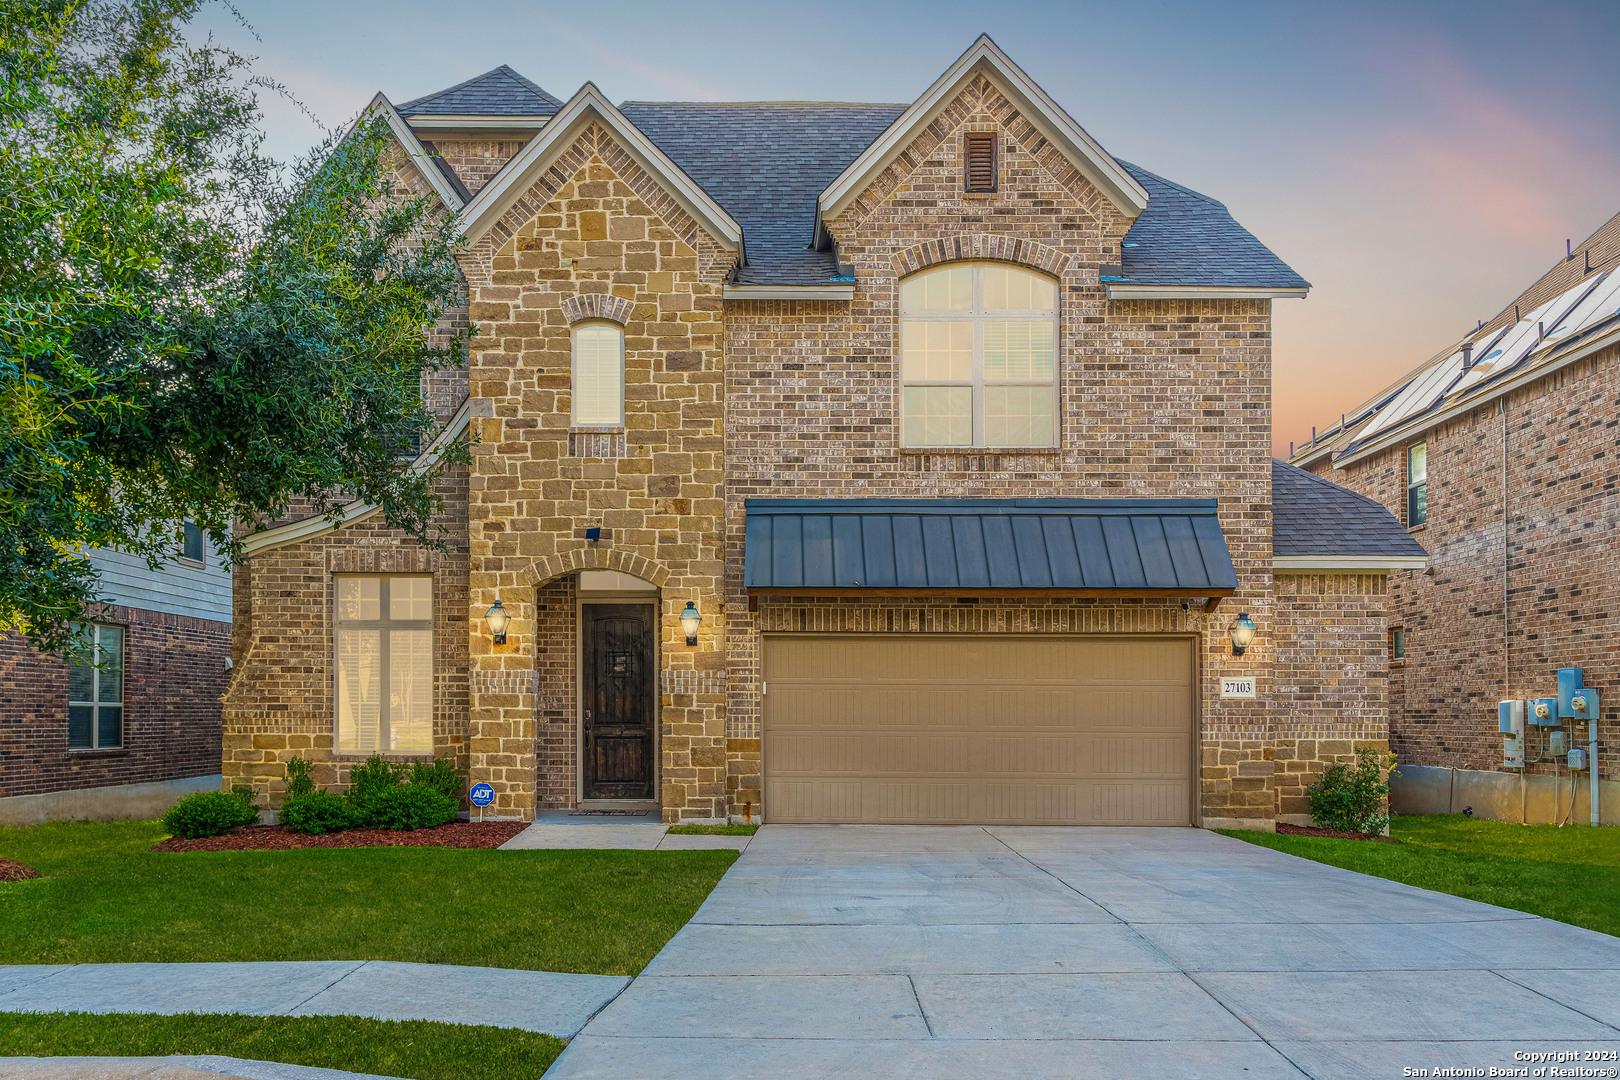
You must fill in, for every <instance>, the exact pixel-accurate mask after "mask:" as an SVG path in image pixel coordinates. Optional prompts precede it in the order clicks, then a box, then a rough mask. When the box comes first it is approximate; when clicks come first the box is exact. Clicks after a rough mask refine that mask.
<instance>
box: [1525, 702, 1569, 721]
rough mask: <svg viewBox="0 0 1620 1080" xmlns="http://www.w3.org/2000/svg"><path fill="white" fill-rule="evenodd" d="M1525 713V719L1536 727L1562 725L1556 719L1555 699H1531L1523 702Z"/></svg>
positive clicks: (1556, 706)
mask: <svg viewBox="0 0 1620 1080" xmlns="http://www.w3.org/2000/svg"><path fill="white" fill-rule="evenodd" d="M1525 711H1526V714H1527V715H1526V716H1525V719H1526V720H1528V721H1529V722H1530V723H1531V724H1534V725H1536V726H1538V727H1559V726H1561V725H1562V724H1563V721H1562V720H1561V719H1559V717H1558V699H1557V698H1550V697H1538V698H1531V699H1530V700H1529V701H1526V702H1525Z"/></svg>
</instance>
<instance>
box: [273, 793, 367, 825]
mask: <svg viewBox="0 0 1620 1080" xmlns="http://www.w3.org/2000/svg"><path fill="white" fill-rule="evenodd" d="M281 823H282V824H283V825H285V826H287V828H289V829H291V830H292V831H293V832H295V833H303V834H305V835H306V836H321V835H324V834H325V833H335V832H342V831H343V830H344V829H352V828H354V826H355V815H354V807H352V806H350V805H349V801H348V800H347V799H345V798H343V797H342V796H340V795H333V794H332V793H331V792H330V791H306V792H304V793H303V794H302V795H289V796H288V797H287V798H286V799H284V800H283V801H282V803H281Z"/></svg>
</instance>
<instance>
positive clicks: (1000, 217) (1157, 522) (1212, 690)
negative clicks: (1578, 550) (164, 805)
mask: <svg viewBox="0 0 1620 1080" xmlns="http://www.w3.org/2000/svg"><path fill="white" fill-rule="evenodd" d="M373 108H374V109H375V110H376V113H375V114H376V115H380V116H382V117H384V118H385V119H386V120H387V121H388V123H389V124H390V125H391V126H392V127H393V130H394V132H395V134H396V136H397V137H398V139H399V142H400V148H401V165H400V168H401V176H402V177H403V178H404V179H405V181H406V182H408V183H410V184H413V185H416V186H417V189H418V190H422V191H432V192H433V193H434V194H435V196H436V197H437V198H439V199H440V200H442V202H443V204H444V206H445V207H446V210H447V212H449V213H453V214H455V215H457V219H458V221H459V223H460V225H461V226H462V229H463V231H464V232H465V234H466V237H467V243H466V247H465V251H464V254H463V255H462V256H461V268H462V271H463V273H464V275H465V277H466V280H467V287H468V294H469V310H468V316H469V318H470V320H471V322H472V324H473V327H474V328H475V330H476V336H475V337H474V338H473V341H472V346H471V356H470V360H469V369H468V371H467V372H466V374H465V383H464V385H465V387H466V391H465V400H464V401H461V402H459V403H455V402H454V401H453V398H454V394H453V393H451V392H449V391H446V390H444V389H443V388H442V387H441V388H440V389H437V390H433V389H430V394H434V395H436V396H435V398H434V400H435V401H436V402H440V403H441V404H442V406H443V415H444V417H445V421H446V425H445V430H444V433H443V435H442V436H441V439H440V442H439V443H437V444H435V447H434V448H430V449H429V450H428V451H427V452H426V455H425V456H426V457H427V458H428V459H433V457H434V455H435V454H436V453H438V452H439V451H438V449H437V447H439V446H442V445H448V442H447V440H449V439H453V438H460V437H463V435H464V434H466V433H470V435H471V437H472V439H473V442H472V447H471V450H472V465H471V467H470V469H469V470H467V471H465V472H460V473H456V474H453V475H450V476H448V477H447V478H446V480H445V489H444V491H445V494H446V497H447V510H446V513H445V514H444V515H443V516H442V518H441V519H440V520H439V522H438V525H439V527H440V528H441V530H442V532H443V535H444V536H445V537H446V538H447V546H446V550H445V551H444V552H442V553H440V552H435V551H431V550H428V549H425V548H423V547H421V546H419V545H417V544H416V543H414V542H413V541H411V540H409V539H407V538H404V537H402V536H401V535H400V534H398V533H396V532H392V531H389V530H388V529H386V528H385V527H384V525H383V523H382V521H381V518H380V514H379V512H378V510H377V508H375V507H370V506H364V505H358V504H357V505H355V506H352V507H351V508H350V509H349V510H348V511H347V512H346V513H345V515H344V523H343V526H342V527H341V528H339V529H333V528H331V527H330V526H329V524H328V523H327V522H325V521H323V520H320V519H307V520H302V521H293V522H287V523H281V524H276V525H274V527H270V528H266V529H264V530H262V531H260V532H257V533H256V534H254V535H252V536H249V537H247V538H246V541H245V543H246V547H247V551H248V555H249V557H248V558H247V559H246V560H245V561H244V562H243V563H242V564H241V565H240V566H239V568H238V571H237V580H236V614H237V621H236V625H235V632H236V655H237V661H238V662H237V666H236V675H235V679H234V682H233V684H232V687H231V689H230V691H229V692H228V694H227V696H226V699H225V701H226V704H225V743H224V769H225V772H226V774H227V778H228V780H230V781H235V782H242V783H250V784H252V785H254V787H255V788H257V789H259V790H260V791H261V792H263V793H265V795H266V796H267V798H268V800H269V802H270V804H272V805H273V804H274V803H275V802H276V801H277V800H279V797H280V792H281V789H282V784H283V776H284V762H285V760H286V758H287V757H288V756H290V755H294V754H299V755H306V756H309V757H311V758H312V759H313V760H314V761H315V762H316V779H317V781H318V782H321V783H331V784H338V785H341V784H343V783H345V782H346V777H347V770H348V769H349V767H350V766H351V765H352V764H353V763H354V762H356V761H357V760H359V759H361V758H362V757H363V756H365V755H366V754H367V753H371V752H375V751H383V752H388V753H392V754H396V755H411V754H416V755H421V754H428V753H433V754H438V755H440V756H448V757H452V758H454V759H455V760H456V761H457V762H458V763H459V764H460V765H461V767H463V768H464V769H465V770H466V771H467V773H468V774H469V777H470V779H471V780H472V781H474V782H485V783H488V784H490V785H491V786H492V787H493V788H494V791H495V799H494V802H493V804H492V805H491V806H490V807H488V808H487V809H484V810H480V811H478V812H479V813H482V814H486V815H488V816H501V817H517V818H525V819H527V818H532V817H534V816H535V814H536V813H537V811H540V810H547V809H557V808H570V807H576V806H579V805H581V804H602V805H618V806H624V805H637V804H639V805H648V806H656V807H657V808H658V811H659V812H660V813H661V815H662V817H663V818H664V819H665V820H670V821H674V820H681V819H691V820H715V819H721V818H726V817H740V816H744V815H750V816H760V817H763V818H764V819H765V820H768V821H778V822H791V821H851V822H959V821H980V822H988V821H1001V822H1048V823H1116V824H1131V823H1135V824H1151V823H1157V824H1181V825H1185V824H1200V823H1202V824H1206V825H1242V826H1249V827H1256V828H1271V827H1272V825H1273V823H1274V822H1275V820H1277V818H1278V815H1279V814H1284V815H1289V816H1297V815H1299V814H1300V813H1301V812H1302V807H1301V806H1300V805H1299V797H1300V796H1299V793H1300V791H1302V790H1303V785H1304V783H1305V782H1306V781H1307V780H1308V778H1309V777H1311V776H1313V775H1315V774H1316V773H1317V772H1319V771H1320V769H1321V768H1322V766H1323V764H1324V763H1325V762H1326V761H1330V760H1334V759H1337V758H1341V757H1343V756H1345V755H1347V754H1349V753H1350V752H1351V751H1352V750H1353V749H1354V744H1355V743H1357V742H1362V743H1371V744H1376V745H1378V746H1383V745H1384V744H1385V742H1386V739H1387V732H1386V726H1385V700H1384V699H1385V693H1386V685H1385V680H1386V671H1387V668H1386V660H1385V651H1384V644H1383V642H1384V632H1385V626H1386V622H1385V612H1384V603H1385V581H1386V575H1387V573H1388V571H1389V569H1390V568H1391V567H1396V566H1401V565H1406V564H1407V563H1409V561H1410V559H1411V558H1412V556H1411V554H1410V553H1409V552H1408V553H1404V554H1403V553H1396V554H1391V550H1390V548H1389V546H1388V543H1387V541H1388V539H1389V537H1390V536H1395V537H1396V538H1397V539H1398V540H1399V541H1400V543H1402V544H1404V543H1406V542H1407V538H1406V537H1405V536H1404V532H1403V531H1402V530H1401V528H1400V526H1399V523H1398V522H1396V521H1394V519H1393V518H1390V517H1389V516H1388V515H1387V514H1384V515H1383V518H1382V528H1383V532H1382V534H1381V535H1380V536H1379V537H1375V538H1374V540H1373V541H1372V542H1371V543H1370V544H1369V543H1368V542H1367V541H1366V538H1365V537H1362V536H1353V535H1349V536H1339V537H1323V536H1313V537H1310V538H1308V540H1299V541H1298V542H1297V543H1298V546H1297V549H1296V548H1295V547H1290V546H1288V545H1289V544H1295V543H1296V541H1295V540H1289V541H1287V542H1286V543H1285V544H1284V545H1283V546H1281V547H1279V548H1278V549H1277V550H1280V551H1282V552H1283V553H1284V554H1285V555H1286V557H1287V565H1282V564H1281V563H1279V562H1278V561H1277V560H1276V559H1274V554H1275V552H1274V545H1273V520H1274V519H1273V479H1272V475H1273V467H1274V466H1273V463H1272V462H1271V459H1270V453H1269V445H1270V437H1271V404H1270V403H1271V356H1270V348H1271V344H1270V332H1271V302H1272V299H1273V298H1277V297H1300V296H1303V295H1304V294H1305V292H1306V290H1307V285H1306V283H1305V282H1304V281H1303V280H1302V279H1301V278H1300V277H1299V276H1298V275H1297V274H1295V273H1294V272H1293V271H1292V270H1290V269H1289V268H1288V267H1287V266H1286V265H1284V264H1283V263H1282V262H1281V261H1280V260H1278V259H1277V258H1276V256H1274V255H1273V254H1272V253H1271V252H1269V251H1268V250H1267V249H1266V248H1265V247H1264V246H1262V245H1261V244H1260V243H1259V241H1257V240H1256V239H1255V238H1254V237H1253V236H1252V235H1250V234H1249V233H1248V232H1247V231H1245V230H1244V229H1243V228H1242V227H1241V226H1239V225H1238V224H1237V223H1236V222H1234V221H1233V220H1232V218H1231V216H1230V215H1229V214H1228V213H1227V211H1226V209H1225V207H1223V206H1221V204H1219V203H1217V202H1215V201H1214V200H1212V199H1209V198H1207V197H1206V196H1203V195H1199V194H1197V193H1196V192H1192V191H1189V190H1187V189H1185V188H1182V187H1179V186H1178V185H1175V184H1173V183H1170V182H1169V181H1167V180H1164V179H1163V178H1161V177H1158V176H1156V175H1154V174H1152V173H1149V172H1147V171H1145V170H1143V169H1140V168H1137V167H1135V166H1133V165H1128V164H1125V163H1122V162H1120V161H1117V160H1116V159H1114V158H1113V157H1111V156H1110V155H1109V154H1108V153H1107V152H1106V151H1104V150H1103V149H1102V148H1101V147H1100V146H1098V145H1097V144H1096V142H1095V141H1094V140H1092V139H1091V137H1090V136H1089V135H1087V134H1086V133H1085V132H1084V131H1083V130H1082V129H1081V128H1080V127H1079V126H1078V125H1077V124H1075V122H1074V121H1073V120H1072V119H1070V118H1069V117H1068V116H1067V115H1066V114H1064V113H1063V112H1062V111H1061V109H1059V108H1058V106H1057V105H1056V104H1054V103H1053V102H1052V101H1051V100H1050V98H1048V97H1047V95H1046V94H1045V93H1044V92H1043V91H1042V90H1041V89H1040V88H1039V87H1038V86H1037V85H1036V84H1035V83H1034V82H1033V81H1031V80H1030V79H1029V77H1028V76H1027V75H1025V74H1024V73H1023V72H1022V71H1021V70H1020V69H1019V68H1018V67H1017V66H1016V65H1015V64H1014V63H1013V62H1012V61H1011V60H1010V59H1008V58H1007V57H1006V56H1005V55H1004V54H1002V53H1001V51H1000V50H999V49H998V48H996V46H995V45H994V43H992V42H991V41H990V40H989V39H988V38H981V39H980V40H979V41H978V42H976V43H975V44H974V46H973V47H972V48H971V49H970V50H969V51H968V52H967V53H966V54H964V55H963V56H962V57H961V59H959V60H958V61H957V62H956V63H955V64H954V65H952V66H951V67H950V68H949V69H948V70H947V71H946V72H945V73H944V75H942V76H941V78H940V79H939V80H938V81H937V82H936V83H935V84H934V85H933V86H932V87H930V88H929V89H928V90H927V91H926V92H925V93H924V94H923V95H922V97H920V98H919V99H918V100H917V101H916V102H914V103H913V104H911V105H909V106H907V105H867V104H830V103H808V104H807V103H763V104H761V103H735V104H693V103H653V102H630V103H626V104H624V105H621V106H618V107H615V106H614V105H612V104H611V103H610V102H609V101H608V100H607V99H606V98H604V97H603V96H602V94H601V93H600V92H599V91H598V90H597V89H596V87H595V86H593V85H591V84H588V83H587V84H586V85H585V86H584V87H583V88H581V89H580V91H579V92H578V93H577V94H575V95H574V96H573V97H572V98H570V99H569V100H568V101H566V102H561V101H558V100H557V99H556V98H554V97H552V96H550V95H549V94H547V93H545V92H544V91H543V90H541V89H540V88H539V87H537V86H535V85H534V84H533V83H530V82H528V81H527V80H525V79H523V78H522V77H521V76H519V75H517V74H516V73H515V72H513V71H511V70H510V69H509V68H504V67H503V68H498V69H496V70H495V71H492V72H489V73H487V74H485V75H483V76H479V77H478V78H476V79H473V80H469V81H468V82H466V83H462V84H460V85H459V86H456V87H452V88H451V89H449V90H446V91H443V92H441V93H439V94H434V95H430V96H428V97H426V98H421V99H418V100H416V101H413V102H409V103H406V104H405V105H401V106H399V107H398V108H397V109H396V108H394V107H393V106H391V105H390V104H389V103H388V102H387V100H386V99H385V98H382V97H381V96H379V97H378V99H377V100H376V102H375V103H374V106H373ZM445 385H447V386H448V385H452V384H450V383H446V384H445ZM454 385H462V384H454ZM1321 487H1323V488H1324V489H1326V490H1332V489H1331V488H1329V487H1328V485H1321ZM1340 494H1341V495H1342V496H1343V497H1344V498H1346V499H1349V500H1352V501H1353V502H1355V503H1356V504H1357V505H1358V506H1361V507H1365V506H1367V505H1370V504H1366V501H1365V500H1361V499H1359V498H1358V497H1356V496H1354V495H1353V494H1351V493H1348V492H1341V493H1340ZM1374 516H1375V517H1376V515H1374ZM1373 531H1374V532H1377V530H1376V529H1374V530H1373ZM1402 551H1405V549H1404V548H1403V549H1402ZM1346 560H1349V561H1346ZM497 605H498V607H499V611H500V612H501V613H502V615H504V617H505V618H506V619H508V620H509V623H508V624H507V625H506V627H505V632H504V638H500V637H497V635H496V634H495V633H494V631H495V630H497V629H499V626H500V624H499V621H498V620H495V619H492V618H491V617H489V615H488V613H489V612H490V611H491V609H493V608H496V606H497ZM1242 612H1246V613H1248V614H1249V615H1250V616H1251V617H1252V621H1253V623H1254V624H1256V627H1257V629H1256V631H1255V636H1254V640H1253V644H1252V645H1251V646H1250V647H1249V648H1248V649H1247V651H1246V652H1244V653H1243V654H1242V655H1235V649H1234V645H1233V638H1232V635H1233V631H1234V627H1235V625H1236V624H1237V622H1238V619H1239V615H1240V613H1242ZM683 615H684V616H685V618H686V621H687V622H689V623H691V625H690V626H683ZM1223 684H1225V685H1224V690H1223ZM1279 760H1281V761H1284V762H1286V764H1284V765H1282V766H1281V767H1280V768H1281V771H1282V773H1283V774H1284V775H1285V779H1284V781H1283V782H1281V783H1279V782H1278V780H1277V779H1276V776H1277V773H1278V770H1279V765H1278V764H1277V762H1278V761H1279ZM1281 800H1287V801H1286V802H1283V801H1281Z"/></svg>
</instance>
